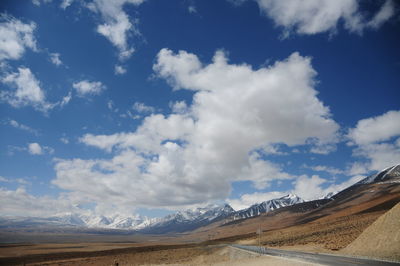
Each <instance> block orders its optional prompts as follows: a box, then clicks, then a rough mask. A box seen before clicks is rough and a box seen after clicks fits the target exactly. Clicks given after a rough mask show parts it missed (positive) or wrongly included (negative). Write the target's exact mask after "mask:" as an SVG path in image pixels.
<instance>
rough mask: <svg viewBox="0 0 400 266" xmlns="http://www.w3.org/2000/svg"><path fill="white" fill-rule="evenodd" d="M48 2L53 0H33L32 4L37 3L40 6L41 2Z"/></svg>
mask: <svg viewBox="0 0 400 266" xmlns="http://www.w3.org/2000/svg"><path fill="white" fill-rule="evenodd" d="M42 2H43V4H48V3H51V2H52V0H32V4H34V5H36V6H40V5H41V4H42Z"/></svg>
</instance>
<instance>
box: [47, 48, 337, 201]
mask: <svg viewBox="0 0 400 266" xmlns="http://www.w3.org/2000/svg"><path fill="white" fill-rule="evenodd" d="M154 70H155V71H156V73H157V75H158V76H159V77H162V78H164V79H166V80H168V82H169V83H170V84H172V86H173V87H174V88H175V89H188V90H193V91H194V96H193V101H192V104H191V106H186V105H185V106H186V107H185V106H184V104H181V103H180V104H178V105H179V106H180V107H185V108H177V109H179V112H175V113H173V114H170V115H168V116H164V115H162V114H151V115H149V116H147V117H145V118H144V120H143V122H142V124H141V125H140V126H139V127H138V128H137V129H136V131H134V132H120V133H116V134H113V135H92V134H86V135H84V136H83V137H82V138H81V139H80V141H81V142H82V143H85V144H86V145H89V146H94V147H98V148H101V149H104V150H105V151H107V152H110V153H112V154H113V155H112V158H111V159H101V160H100V159H94V160H81V159H72V160H58V161H57V162H56V165H55V170H56V176H57V178H56V179H55V180H54V181H53V183H54V184H55V185H57V186H59V187H60V188H62V189H66V190H69V191H71V192H72V193H74V195H76V197H79V195H81V196H83V195H85V197H87V198H88V199H89V200H91V201H94V202H98V203H100V202H103V203H104V202H106V203H107V202H108V203H110V202H113V203H118V204H119V205H121V206H145V207H160V206H167V207H174V206H182V205H190V204H199V203H202V202H208V201H212V200H220V199H225V198H227V197H228V196H229V193H230V189H231V187H230V186H231V183H232V182H234V181H241V180H249V181H251V182H252V183H253V185H254V187H256V188H257V189H261V188H265V187H268V186H269V183H270V182H271V181H273V180H286V179H292V178H294V177H293V176H292V175H290V174H288V173H285V172H284V171H283V170H282V168H281V166H280V165H277V164H274V163H272V162H269V161H266V160H264V159H263V158H262V156H261V155H260V150H261V149H262V148H264V147H265V146H266V145H274V144H286V145H288V146H296V145H308V139H310V138H314V139H316V140H318V142H320V143H321V144H324V143H331V142H332V141H336V134H337V133H336V132H337V130H338V128H339V127H338V125H337V124H336V123H335V122H334V121H333V120H332V119H331V118H330V112H329V109H328V108H327V107H326V106H324V105H323V104H322V102H321V101H319V100H318V98H317V97H316V95H317V91H316V90H315V89H314V87H313V86H314V83H315V82H314V79H315V75H316V72H315V70H314V69H313V68H312V67H311V62H310V58H307V57H302V56H300V55H299V54H297V53H294V54H293V55H291V56H290V57H289V58H288V59H286V60H283V61H280V62H276V63H275V64H274V65H271V66H269V67H264V68H260V69H258V70H254V69H253V68H252V67H251V66H249V65H245V64H242V65H234V64H229V63H228V59H227V58H226V57H225V55H224V54H223V53H222V52H217V53H216V55H215V56H214V59H213V62H212V63H210V64H208V65H203V64H202V63H201V62H200V61H199V60H198V58H197V56H196V55H193V54H189V53H187V52H183V51H181V52H180V53H179V54H174V53H172V52H171V51H169V50H167V49H163V50H161V51H160V53H159V54H158V56H157V61H156V64H155V65H154ZM138 106H139V105H138ZM282 106H285V108H282ZM139 109H141V108H139ZM145 109H146V108H145ZM132 191H134V193H132ZM104 195H108V196H107V197H104Z"/></svg>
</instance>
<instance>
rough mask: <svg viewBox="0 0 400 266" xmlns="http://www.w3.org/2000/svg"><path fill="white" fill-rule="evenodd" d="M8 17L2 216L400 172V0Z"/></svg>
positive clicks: (332, 183)
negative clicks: (388, 169)
mask: <svg viewBox="0 0 400 266" xmlns="http://www.w3.org/2000/svg"><path fill="white" fill-rule="evenodd" d="M298 3H299V2H298V1H278V0H218V1H211V0H210V1H208V0H207V1H199V0H197V1H196V0H192V1H190V0H171V1H160V0H158V1H157V0H145V1H144V0H118V1H103V0H93V1H83V0H63V1H56V0H53V1H51V0H33V1H2V3H1V4H0V11H1V20H0V40H1V42H0V71H1V72H0V88H1V94H0V114H1V121H0V128H1V131H0V132H1V133H0V134H1V137H0V147H1V153H0V198H1V202H2V204H1V206H0V214H1V215H27V216H51V215H54V214H58V213H65V212H76V213H88V212H89V213H95V214H104V215H112V214H115V213H120V214H126V215H131V214H140V215H148V216H159V215H163V214H165V213H168V212H171V211H173V210H177V209H184V208H188V207H193V206H200V205H205V204H208V203H221V202H228V203H230V204H232V206H233V207H234V208H237V209H238V208H243V207H246V206H249V205H251V204H252V203H255V202H260V201H263V200H267V199H271V198H275V197H279V196H282V195H285V194H287V193H290V192H292V193H296V194H298V195H299V196H300V197H303V198H304V199H315V198H319V197H322V196H324V195H326V194H327V193H329V192H331V191H338V190H341V189H343V188H345V187H346V186H348V185H351V184H352V183H354V182H356V181H358V180H360V179H361V178H363V177H364V176H366V175H368V174H370V173H373V172H374V171H378V170H381V169H383V168H385V167H389V166H391V165H393V164H397V163H399V162H400V104H399V102H400V101H399V96H400V93H399V89H400V88H399V84H400V51H399V49H398V47H400V35H399V29H400V22H399V19H400V17H399V12H398V10H399V5H398V2H397V1H390V0H388V1H356V0H346V1H329V0H326V1H312V0H309V1H304V2H302V4H298Z"/></svg>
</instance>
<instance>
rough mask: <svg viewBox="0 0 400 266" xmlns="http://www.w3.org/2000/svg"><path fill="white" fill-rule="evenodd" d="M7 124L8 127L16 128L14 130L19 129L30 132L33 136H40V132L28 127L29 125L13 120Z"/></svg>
mask: <svg viewBox="0 0 400 266" xmlns="http://www.w3.org/2000/svg"><path fill="white" fill-rule="evenodd" d="M6 123H7V124H8V125H10V126H12V127H14V128H18V129H21V130H25V131H28V132H30V133H32V134H35V135H39V132H38V131H37V130H36V129H33V128H31V127H29V126H27V125H24V124H21V123H19V122H17V121H15V120H13V119H9V120H8V121H7V122H6Z"/></svg>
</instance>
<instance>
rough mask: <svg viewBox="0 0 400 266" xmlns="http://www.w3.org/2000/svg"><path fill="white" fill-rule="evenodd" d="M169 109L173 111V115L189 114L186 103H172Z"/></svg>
mask: <svg viewBox="0 0 400 266" xmlns="http://www.w3.org/2000/svg"><path fill="white" fill-rule="evenodd" d="M169 107H170V108H171V109H172V112H173V113H177V114H184V113H187V112H189V109H188V106H187V104H186V102H185V101H178V102H174V103H170V104H169Z"/></svg>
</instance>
